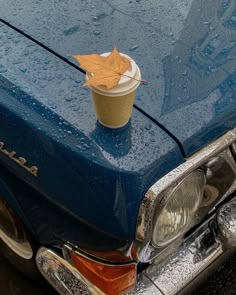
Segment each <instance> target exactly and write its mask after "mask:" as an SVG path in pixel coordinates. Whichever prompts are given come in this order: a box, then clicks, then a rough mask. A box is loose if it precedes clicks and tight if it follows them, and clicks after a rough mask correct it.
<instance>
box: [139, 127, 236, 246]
mask: <svg viewBox="0 0 236 295" xmlns="http://www.w3.org/2000/svg"><path fill="white" fill-rule="evenodd" d="M235 141H236V128H235V129H233V130H231V131H229V132H227V133H226V134H224V135H223V136H222V137H220V138H218V139H216V140H215V141H213V142H212V143H210V144H208V145H207V146H206V147H204V148H203V149H201V150H200V151H198V152H196V153H195V154H194V155H192V156H191V157H189V158H187V159H186V162H184V163H183V164H181V165H180V166H178V167H177V168H175V169H174V170H172V171H171V172H170V173H168V174H167V175H165V176H164V177H162V178H161V179H160V180H158V181H157V182H156V183H154V184H153V185H152V186H151V187H150V189H149V190H148V191H147V193H146V194H145V197H144V199H143V202H142V204H141V206H140V210H139V215H138V222H137V229H136V240H137V241H140V242H145V241H146V242H148V241H150V239H151V229H152V220H153V214H154V209H155V206H156V202H157V201H159V200H160V199H161V197H159V198H157V195H158V196H160V195H161V193H163V191H165V190H166V189H168V188H169V187H171V186H173V185H175V184H177V183H178V182H179V181H180V180H181V179H182V178H183V177H184V176H185V175H187V174H189V173H191V172H192V171H194V170H195V169H197V168H198V167H199V166H200V165H202V164H204V163H206V162H207V160H209V159H210V158H211V157H214V156H215V155H217V154H219V153H220V152H222V151H223V150H224V149H226V148H227V147H228V146H230V145H231V144H232V143H234V142H235ZM157 199H158V200H157Z"/></svg>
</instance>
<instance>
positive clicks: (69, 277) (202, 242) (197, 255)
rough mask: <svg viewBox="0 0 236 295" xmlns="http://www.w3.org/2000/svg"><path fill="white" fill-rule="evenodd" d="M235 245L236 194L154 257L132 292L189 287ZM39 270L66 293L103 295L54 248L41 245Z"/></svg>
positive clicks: (164, 294) (162, 293)
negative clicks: (171, 249) (166, 253)
mask: <svg viewBox="0 0 236 295" xmlns="http://www.w3.org/2000/svg"><path fill="white" fill-rule="evenodd" d="M235 246H236V197H235V198H234V199H232V200H231V201H230V202H228V203H226V204H225V205H223V206H222V207H221V208H220V209H219V210H218V212H217V214H216V215H215V216H214V217H212V218H211V219H210V220H208V221H207V222H205V224H203V225H202V226H201V227H200V228H199V229H198V230H197V231H196V232H194V233H193V234H192V235H191V236H190V237H189V238H188V239H187V241H186V242H185V243H183V244H182V246H181V247H180V248H179V249H178V251H177V253H175V254H174V255H173V256H171V257H170V258H168V260H167V261H165V262H164V263H162V264H161V265H160V264H157V261H155V260H154V262H153V264H151V265H150V266H149V267H148V268H146V269H145V270H144V271H143V272H142V273H141V274H140V275H139V276H138V282H137V287H136V289H135V290H134V291H133V292H132V293H131V294H132V295H139V294H145V295H154V294H155V295H175V294H179V293H180V292H182V291H183V290H185V289H186V287H187V286H189V285H190V284H191V283H192V282H193V281H195V279H196V278H197V277H198V276H199V275H200V274H201V273H203V272H204V271H205V270H207V269H208V268H209V267H210V266H211V265H212V264H213V263H214V262H216V261H217V260H218V259H219V258H221V257H222V256H223V254H225V253H227V252H228V251H229V250H231V249H233V248H235ZM36 262H37V265H38V268H39V270H40V272H41V273H42V274H43V276H44V277H45V278H46V279H47V280H48V281H49V283H51V285H52V286H53V287H54V288H55V289H56V290H57V291H58V292H59V293H60V294H63V295H67V294H82V295H84V294H86V295H87V294H102V293H101V292H99V290H98V289H96V288H93V287H92V288H91V286H89V284H87V283H86V280H85V278H83V277H81V276H80V274H79V273H78V271H77V270H76V269H75V268H74V267H72V266H71V265H70V264H69V263H68V262H66V261H65V260H64V259H63V258H61V257H60V256H58V255H57V254H56V253H54V252H53V251H51V250H49V249H46V248H41V249H39V251H38V254H37V257H36Z"/></svg>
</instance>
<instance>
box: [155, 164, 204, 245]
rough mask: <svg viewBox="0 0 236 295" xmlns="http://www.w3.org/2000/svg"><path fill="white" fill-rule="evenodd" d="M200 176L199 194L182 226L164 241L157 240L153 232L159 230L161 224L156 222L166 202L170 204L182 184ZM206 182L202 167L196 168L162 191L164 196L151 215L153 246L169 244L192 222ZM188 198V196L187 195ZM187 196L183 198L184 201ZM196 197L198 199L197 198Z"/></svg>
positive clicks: (195, 179)
mask: <svg viewBox="0 0 236 295" xmlns="http://www.w3.org/2000/svg"><path fill="white" fill-rule="evenodd" d="M198 176H200V177H201V179H200V183H199V185H200V186H199V189H200V190H199V195H198V196H197V195H196V196H195V197H194V198H195V199H194V200H192V201H193V203H192V206H193V209H192V212H191V215H189V218H188V220H186V222H185V223H184V224H183V225H182V227H180V228H179V229H177V230H176V232H175V233H173V234H172V237H170V238H169V239H166V240H165V241H162V242H161V241H159V242H157V238H155V232H157V231H159V230H160V226H161V224H158V223H159V222H160V219H161V217H162V214H165V213H163V210H165V208H166V207H167V206H168V204H170V202H171V201H172V200H173V198H174V197H175V196H176V193H178V191H179V189H181V188H182V186H186V185H187V183H188V181H189V180H190V181H195V183H196V181H197V177H198ZM205 183H206V176H205V172H204V171H203V170H202V169H197V170H195V171H193V172H191V173H190V174H189V175H187V176H186V177H184V178H183V179H182V180H181V181H180V182H179V183H178V184H177V185H175V186H172V187H171V188H170V189H169V190H168V191H166V192H165V193H164V197H163V198H162V199H161V201H160V203H158V206H157V208H156V210H155V213H154V216H153V225H152V240H151V242H152V245H153V246H154V247H164V246H166V245H168V244H170V243H171V242H172V241H174V240H176V239H177V238H178V237H179V236H181V235H182V234H183V233H185V232H186V231H187V230H188V229H189V228H190V227H191V224H193V219H194V217H195V214H196V213H197V211H198V209H199V207H200V205H201V201H202V196H203V190H204V186H205ZM182 198H185V195H183V196H182ZM187 198H189V196H188V197H187ZM187 198H186V199H185V200H186V201H188V200H187ZM197 198H198V199H197ZM179 209H183V210H184V209H185V208H184V207H182V208H181V207H179Z"/></svg>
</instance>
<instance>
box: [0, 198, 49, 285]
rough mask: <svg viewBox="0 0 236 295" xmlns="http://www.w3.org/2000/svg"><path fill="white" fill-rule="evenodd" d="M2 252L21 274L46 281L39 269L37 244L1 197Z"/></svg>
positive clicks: (0, 239) (0, 230)
mask: <svg viewBox="0 0 236 295" xmlns="http://www.w3.org/2000/svg"><path fill="white" fill-rule="evenodd" d="M0 252H1V253H2V255H3V256H4V257H5V258H6V259H7V260H8V261H9V262H10V263H11V264H12V265H13V266H14V267H15V268H17V269H18V270H19V271H20V272H21V273H23V274H24V275H26V276H27V277H28V278H31V279H33V280H34V281H37V282H40V283H43V282H44V279H43V277H42V275H41V274H40V272H39V271H38V269H37V266H36V263H35V255H36V252H37V246H36V243H35V242H34V241H33V239H32V237H31V236H30V234H29V232H28V231H27V230H26V228H25V227H24V225H23V224H22V222H21V221H20V219H19V218H18V217H17V216H16V214H15V213H14V211H13V210H12V208H11V207H10V206H9V205H8V204H7V202H6V201H5V199H3V198H2V197H1V196H0Z"/></svg>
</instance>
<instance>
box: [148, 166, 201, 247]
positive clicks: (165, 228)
mask: <svg viewBox="0 0 236 295" xmlns="http://www.w3.org/2000/svg"><path fill="white" fill-rule="evenodd" d="M205 181H206V179H205V174H204V172H203V171H202V170H196V171H194V172H192V173H191V174H190V175H188V176H187V177H186V178H184V179H183V180H182V181H181V182H180V183H179V184H178V185H177V187H175V188H174V190H172V191H170V192H169V193H167V195H166V196H165V197H164V198H163V200H162V202H161V204H160V205H161V206H158V207H157V208H156V214H155V216H156V217H155V220H154V227H153V236H152V243H153V245H154V246H157V247H162V246H165V245H166V244H168V243H170V242H171V241H173V240H174V239H176V238H177V237H178V236H180V235H181V234H183V233H184V232H185V231H187V230H188V228H189V227H190V225H191V223H192V221H193V219H194V215H195V213H196V211H197V210H198V208H199V206H200V204H201V200H202V196H203V189H204V185H205Z"/></svg>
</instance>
